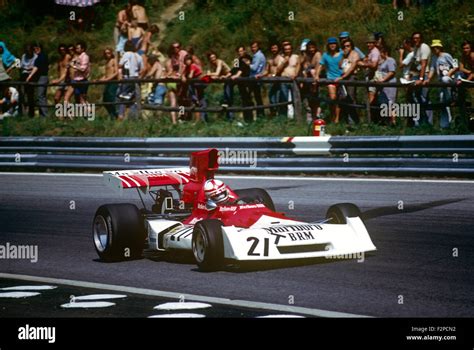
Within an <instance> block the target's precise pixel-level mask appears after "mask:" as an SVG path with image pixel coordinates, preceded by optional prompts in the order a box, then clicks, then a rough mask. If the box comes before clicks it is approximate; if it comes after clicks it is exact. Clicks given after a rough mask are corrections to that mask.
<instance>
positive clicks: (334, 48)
mask: <svg viewBox="0 0 474 350" xmlns="http://www.w3.org/2000/svg"><path fill="white" fill-rule="evenodd" d="M341 58H342V52H341V51H340V49H339V44H338V41H337V39H336V38H334V37H331V38H329V39H328V40H327V45H326V52H325V53H324V54H323V56H322V57H321V61H320V62H319V67H318V70H317V71H316V76H315V82H316V83H317V82H318V81H319V77H320V74H321V70H322V68H324V69H325V70H326V77H327V79H328V80H336V79H338V78H339V79H340V78H341V76H342V69H341V67H340V66H339V62H340V61H341ZM328 94H329V99H330V100H331V102H332V103H331V105H330V109H331V115H332V121H333V123H339V116H340V113H341V108H340V107H339V105H338V104H337V99H338V88H337V85H336V84H329V85H328Z"/></svg>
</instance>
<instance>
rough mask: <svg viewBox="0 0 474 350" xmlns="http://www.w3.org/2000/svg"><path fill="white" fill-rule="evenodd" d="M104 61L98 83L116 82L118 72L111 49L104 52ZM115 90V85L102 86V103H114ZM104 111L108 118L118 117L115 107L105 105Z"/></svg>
mask: <svg viewBox="0 0 474 350" xmlns="http://www.w3.org/2000/svg"><path fill="white" fill-rule="evenodd" d="M104 59H105V66H104V75H103V76H102V77H101V78H100V79H99V81H107V82H110V81H112V80H118V75H119V72H118V66H117V60H116V59H115V56H114V52H113V50H112V49H111V48H106V49H105V50H104ZM117 88H118V86H117V84H116V83H108V84H106V85H104V92H103V94H102V101H103V102H105V103H112V102H115V101H116V96H117ZM105 109H106V110H107V113H108V114H109V117H111V118H112V119H116V118H117V117H118V113H117V107H116V105H106V106H105Z"/></svg>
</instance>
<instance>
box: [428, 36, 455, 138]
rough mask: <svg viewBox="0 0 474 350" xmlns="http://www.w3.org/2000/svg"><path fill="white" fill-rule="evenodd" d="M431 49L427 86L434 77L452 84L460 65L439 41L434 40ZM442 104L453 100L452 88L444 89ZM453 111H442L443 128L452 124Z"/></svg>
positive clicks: (441, 123)
mask: <svg viewBox="0 0 474 350" xmlns="http://www.w3.org/2000/svg"><path fill="white" fill-rule="evenodd" d="M430 46H431V49H432V51H433V59H432V60H431V66H430V72H429V74H428V78H427V79H426V80H425V84H429V82H430V81H431V79H433V77H434V75H435V74H436V75H437V76H438V80H439V81H440V82H442V83H446V84H449V83H452V82H453V81H454V80H453V76H454V73H456V71H457V70H458V65H457V64H456V62H455V61H454V59H453V57H452V56H451V55H450V54H449V53H446V52H444V50H443V43H442V42H441V40H439V39H434V40H433V41H432V42H431V45H430ZM439 99H440V102H441V103H445V104H449V103H450V102H451V100H452V97H451V88H442V89H441V91H440V94H439ZM451 119H452V116H451V110H450V108H449V107H448V106H446V107H443V108H442V109H441V116H440V120H439V123H440V126H441V128H443V129H444V128H448V127H449V124H450V123H451Z"/></svg>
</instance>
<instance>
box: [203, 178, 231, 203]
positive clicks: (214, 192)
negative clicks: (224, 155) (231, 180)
mask: <svg viewBox="0 0 474 350" xmlns="http://www.w3.org/2000/svg"><path fill="white" fill-rule="evenodd" d="M204 194H205V195H206V199H207V200H211V201H213V202H214V203H217V204H219V203H223V202H225V201H227V200H228V199H229V190H228V188H227V185H226V184H225V183H223V182H222V181H220V180H214V179H212V180H207V181H206V183H205V184H204Z"/></svg>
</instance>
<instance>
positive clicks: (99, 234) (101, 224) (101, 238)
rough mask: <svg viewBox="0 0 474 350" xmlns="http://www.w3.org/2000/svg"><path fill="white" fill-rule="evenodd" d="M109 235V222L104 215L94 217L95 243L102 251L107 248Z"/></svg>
mask: <svg viewBox="0 0 474 350" xmlns="http://www.w3.org/2000/svg"><path fill="white" fill-rule="evenodd" d="M108 236H109V229H108V227H107V222H106V221H105V219H104V217H103V216H102V215H97V216H96V217H95V219H94V244H95V247H96V248H97V250H98V251H99V252H101V253H103V252H104V250H105V249H106V248H107V243H108Z"/></svg>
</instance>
